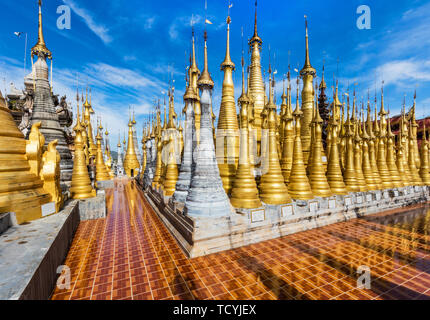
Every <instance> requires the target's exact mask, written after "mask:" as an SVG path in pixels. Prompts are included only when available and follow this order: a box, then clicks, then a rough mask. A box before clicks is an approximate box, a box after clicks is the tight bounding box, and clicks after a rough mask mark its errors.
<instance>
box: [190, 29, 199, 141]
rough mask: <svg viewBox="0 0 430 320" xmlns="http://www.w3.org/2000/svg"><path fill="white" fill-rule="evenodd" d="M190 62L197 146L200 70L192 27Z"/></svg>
mask: <svg viewBox="0 0 430 320" xmlns="http://www.w3.org/2000/svg"><path fill="white" fill-rule="evenodd" d="M192 52H193V53H192V60H191V67H190V87H191V88H192V89H193V91H194V95H193V96H192V97H191V96H190V97H189V98H190V99H191V98H192V99H193V109H194V118H195V122H194V125H195V127H196V143H197V145H198V144H199V143H200V118H201V114H202V110H201V106H200V95H199V89H198V86H197V81H198V78H199V77H200V70H199V68H198V67H197V62H196V48H195V40H194V27H193V30H192Z"/></svg>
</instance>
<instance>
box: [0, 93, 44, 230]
mask: <svg viewBox="0 0 430 320" xmlns="http://www.w3.org/2000/svg"><path fill="white" fill-rule="evenodd" d="M5 102H6V101H5V99H4V98H3V96H2V94H1V92H0V123H1V124H2V125H1V126H0V212H15V214H16V219H17V222H18V224H21V223H23V222H27V221H31V220H34V219H38V218H41V217H42V209H41V206H42V205H44V204H46V203H48V202H50V201H51V196H50V195H49V194H48V193H47V192H46V191H45V190H44V189H43V181H42V180H41V179H40V178H39V176H38V175H36V174H34V173H32V172H31V171H30V165H29V161H28V160H27V155H26V146H27V144H28V142H26V140H25V139H24V136H23V134H22V133H21V131H19V129H18V127H17V126H16V124H15V121H14V120H13V118H12V115H11V114H10V111H9V108H8V107H7V106H6V103H5ZM42 137H43V136H42ZM30 143H31V141H30ZM35 143H38V148H42V146H43V144H44V139H43V142H42V143H40V141H35ZM38 148H33V151H34V152H35V153H36V154H38V155H39V157H40V156H41V149H38ZM37 167H39V166H36V168H37ZM39 168H40V167H39Z"/></svg>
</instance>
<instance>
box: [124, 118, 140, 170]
mask: <svg viewBox="0 0 430 320" xmlns="http://www.w3.org/2000/svg"><path fill="white" fill-rule="evenodd" d="M139 168H140V165H139V161H138V160H137V156H136V149H135V147H134V141H133V123H132V121H131V119H130V120H129V121H128V144H127V152H126V154H125V157H124V171H125V173H126V174H127V176H129V177H131V178H133V177H135V176H137V174H138V171H139Z"/></svg>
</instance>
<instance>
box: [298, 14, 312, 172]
mask: <svg viewBox="0 0 430 320" xmlns="http://www.w3.org/2000/svg"><path fill="white" fill-rule="evenodd" d="M305 30H306V55H305V64H304V66H303V68H302V70H300V76H301V78H302V80H303V89H302V112H303V123H302V126H301V132H300V135H301V140H302V145H303V153H304V154H303V157H304V161H305V164H307V163H308V157H309V152H310V145H311V131H310V127H311V122H312V108H313V105H314V101H313V100H314V85H313V81H314V77H315V75H316V70H315V69H314V68H313V67H312V65H311V62H310V59H309V36H308V20H307V17H306V16H305Z"/></svg>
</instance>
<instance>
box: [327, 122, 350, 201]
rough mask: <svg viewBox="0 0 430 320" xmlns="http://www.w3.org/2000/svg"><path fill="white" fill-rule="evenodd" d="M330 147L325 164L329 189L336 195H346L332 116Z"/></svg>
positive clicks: (335, 124)
mask: <svg viewBox="0 0 430 320" xmlns="http://www.w3.org/2000/svg"><path fill="white" fill-rule="evenodd" d="M330 127H331V136H332V140H331V147H330V154H329V158H328V164H327V182H328V184H329V185H330V190H331V191H332V192H333V193H334V194H337V195H346V194H348V191H347V190H346V186H345V183H344V181H343V176H342V170H341V167H340V156H339V147H338V146H339V144H338V143H337V132H338V130H337V122H336V119H335V118H334V116H332V118H331V123H330Z"/></svg>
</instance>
